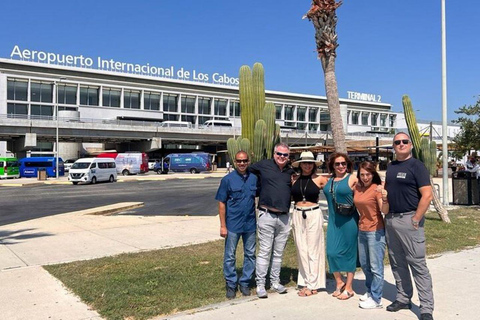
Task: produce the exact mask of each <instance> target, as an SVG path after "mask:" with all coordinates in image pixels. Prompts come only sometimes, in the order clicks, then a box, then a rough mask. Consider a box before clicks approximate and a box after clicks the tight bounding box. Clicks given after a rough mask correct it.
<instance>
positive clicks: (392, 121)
mask: <svg viewBox="0 0 480 320" xmlns="http://www.w3.org/2000/svg"><path fill="white" fill-rule="evenodd" d="M395 120H396V117H395V116H394V115H393V114H391V115H390V127H391V128H394V127H395Z"/></svg>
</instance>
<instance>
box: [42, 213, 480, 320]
mask: <svg viewBox="0 0 480 320" xmlns="http://www.w3.org/2000/svg"><path fill="white" fill-rule="evenodd" d="M449 215H450V219H451V220H452V223H451V224H446V223H443V222H442V221H440V219H439V218H438V216H437V214H436V213H429V214H427V222H426V223H425V225H426V228H425V230H426V237H427V252H428V254H429V255H434V254H438V253H441V252H445V251H455V250H461V249H463V248H466V247H470V246H476V245H478V244H479V243H480V211H479V210H478V209H476V208H461V209H457V210H453V211H450V213H449ZM242 250H243V249H242V248H241V246H239V248H238V252H239V253H241V252H242ZM239 256H240V255H239ZM222 263H223V241H214V242H209V243H205V244H199V245H192V246H187V247H178V248H171V249H163V250H156V251H150V252H143V253H134V254H122V255H118V256H114V257H108V258H101V259H95V260H89V261H80V262H73V263H67V264H59V265H51V266H45V269H46V270H48V271H49V272H50V273H51V274H52V275H54V276H55V277H57V278H58V279H60V280H61V281H62V282H63V283H64V284H65V285H66V286H67V287H68V288H69V289H71V290H72V291H73V292H74V293H75V294H77V295H78V296H79V297H80V298H81V299H82V300H83V301H84V302H85V303H87V304H88V305H89V306H92V307H93V308H95V309H96V310H97V311H98V312H99V313H100V314H101V315H102V317H105V318H107V319H148V318H151V317H154V316H158V315H165V314H170V313H175V312H178V311H182V310H188V309H192V308H197V307H200V306H205V305H208V304H212V303H216V302H221V301H225V300H226V298H225V283H224V280H223V274H222ZM241 263H242V259H241V257H239V258H238V262H237V265H241ZM296 275H297V262H296V252H295V244H294V243H293V241H292V240H291V239H290V240H289V242H288V244H287V248H286V250H285V254H284V260H283V266H282V273H281V280H282V283H284V284H287V285H292V286H293V285H295V281H296Z"/></svg>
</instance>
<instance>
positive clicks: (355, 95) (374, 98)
mask: <svg viewBox="0 0 480 320" xmlns="http://www.w3.org/2000/svg"><path fill="white" fill-rule="evenodd" d="M347 95H348V99H352V100H361V101H369V102H382V96H381V95H378V94H371V93H361V92H355V91H347Z"/></svg>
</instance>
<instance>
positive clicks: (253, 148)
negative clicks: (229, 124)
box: [227, 63, 280, 163]
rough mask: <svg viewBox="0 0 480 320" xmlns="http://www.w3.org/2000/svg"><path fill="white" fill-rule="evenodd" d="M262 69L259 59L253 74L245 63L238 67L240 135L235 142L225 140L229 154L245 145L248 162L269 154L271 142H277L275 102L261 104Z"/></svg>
mask: <svg viewBox="0 0 480 320" xmlns="http://www.w3.org/2000/svg"><path fill="white" fill-rule="evenodd" d="M264 73H265V72H264V69H263V66H262V64H261V63H255V64H254V66H253V74H252V71H251V69H250V67H248V66H242V67H241V68H240V108H241V118H242V137H241V138H239V139H237V141H236V142H237V143H236V145H234V144H233V143H232V142H231V143H230V145H229V144H228V143H227V148H229V150H228V154H229V156H230V157H232V154H233V155H235V154H234V153H233V152H234V151H235V150H240V149H241V150H244V148H245V149H248V151H247V150H244V151H247V152H248V153H249V155H250V156H251V161H252V163H254V162H257V161H260V160H262V159H264V158H265V157H268V158H271V157H272V155H273V148H274V146H275V144H277V143H279V142H280V126H279V125H278V124H276V123H275V106H274V105H273V103H268V104H267V105H265V79H264V78H265V76H264ZM229 140H230V139H229ZM247 141H248V143H249V146H248V148H247V147H246V146H247ZM230 149H232V150H230Z"/></svg>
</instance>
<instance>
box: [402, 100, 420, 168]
mask: <svg viewBox="0 0 480 320" xmlns="http://www.w3.org/2000/svg"><path fill="white" fill-rule="evenodd" d="M402 104H403V112H404V114H405V121H406V122H407V127H408V132H409V133H410V138H411V139H412V143H413V156H414V157H415V158H417V159H420V154H419V151H420V131H418V125H417V119H416V118H415V112H413V107H412V101H411V100H410V98H409V97H408V95H406V94H405V95H404V96H403V97H402ZM420 160H421V159H420Z"/></svg>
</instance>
